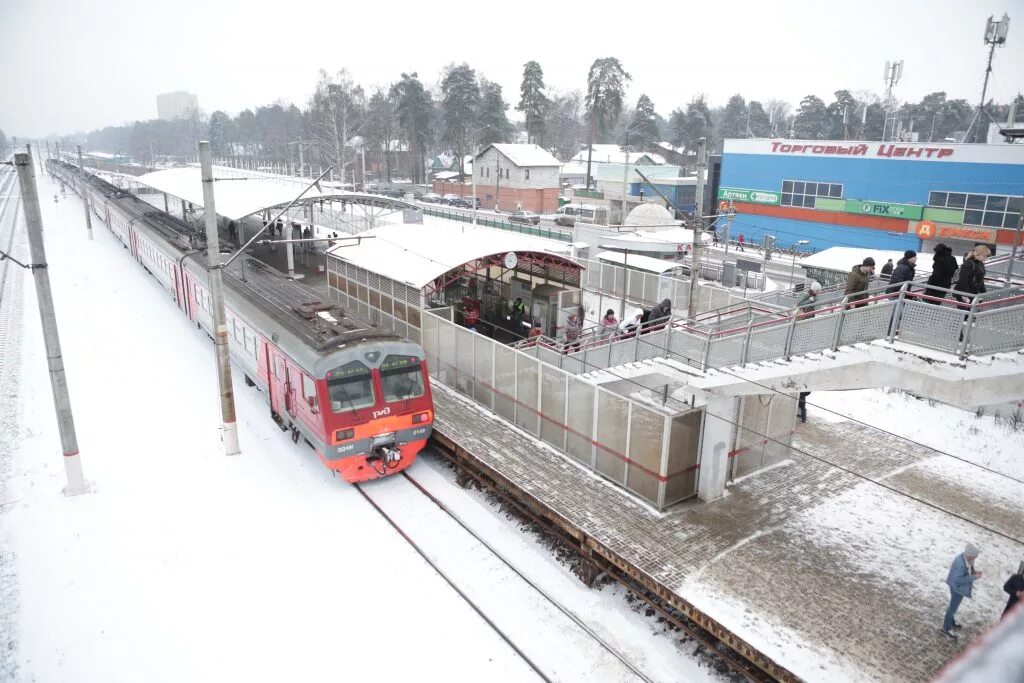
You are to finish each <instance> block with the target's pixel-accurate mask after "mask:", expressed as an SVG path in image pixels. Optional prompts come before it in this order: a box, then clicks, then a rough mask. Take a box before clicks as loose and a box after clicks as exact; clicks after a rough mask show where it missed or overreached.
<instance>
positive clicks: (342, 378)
mask: <svg viewBox="0 0 1024 683" xmlns="http://www.w3.org/2000/svg"><path fill="white" fill-rule="evenodd" d="M327 392H328V393H329V394H330V397H331V411H332V412H335V413H344V412H347V411H355V410H359V409H360V408H369V407H370V406H372V405H373V404H374V403H376V398H375V397H374V395H373V379H372V377H371V376H370V368H368V367H366V366H365V365H363V364H362V363H360V362H359V361H357V360H354V361H351V362H349V363H345V364H344V365H342V366H340V367H337V368H334V369H333V370H330V371H328V373H327Z"/></svg>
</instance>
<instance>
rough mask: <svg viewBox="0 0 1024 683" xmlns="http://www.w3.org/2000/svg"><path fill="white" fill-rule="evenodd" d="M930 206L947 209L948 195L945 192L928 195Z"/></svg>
mask: <svg viewBox="0 0 1024 683" xmlns="http://www.w3.org/2000/svg"><path fill="white" fill-rule="evenodd" d="M928 206H938V207H941V208H945V206H946V193H945V192H932V193H931V194H929V195H928Z"/></svg>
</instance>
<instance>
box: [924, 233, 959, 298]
mask: <svg viewBox="0 0 1024 683" xmlns="http://www.w3.org/2000/svg"><path fill="white" fill-rule="evenodd" d="M934 251H935V255H934V256H933V257H932V274H931V275H929V276H928V284H930V285H932V286H934V287H942V288H943V289H949V288H950V287H952V285H953V273H955V272H956V269H957V262H956V256H953V250H952V249H951V248H949V247H947V246H946V245H945V244H942V243H939V244H936V245H935V249H934ZM924 294H925V296H929V297H932V298H933V299H945V298H946V292H943V291H941V290H938V289H931V288H929V289H926V290H924ZM927 301H928V302H929V303H933V304H937V303H941V302H939V301H934V300H932V299H927Z"/></svg>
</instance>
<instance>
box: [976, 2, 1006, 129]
mask: <svg viewBox="0 0 1024 683" xmlns="http://www.w3.org/2000/svg"><path fill="white" fill-rule="evenodd" d="M1009 30H1010V17H1008V16H1007V15H1006V14H1005V13H1004V14H1003V18H1002V20H1001V21H992V16H991V15H990V16H989V18H988V21H987V22H986V23H985V44H986V45H989V46H991V47H989V50H988V65H987V66H986V67H985V82H984V83H983V84H982V86H981V102H980V103H979V104H978V113H977V114H976V115H975V117H974V118H975V120H977V122H978V132H977V133H975V134H974V141H975V142H984V141H985V138H987V137H988V136H987V135H984V134H983V131H984V130H985V129H987V128H988V126H987V125H985V122H984V121H982V120H981V113H982V112H983V111H985V93H986V91H988V77H989V76H990V75H991V74H992V57H994V56H995V53H996V48H997V47H1003V46H1004V45H1006V34H1007V32H1009ZM971 123H972V125H973V121H972V122H971Z"/></svg>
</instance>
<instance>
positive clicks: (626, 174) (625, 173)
mask: <svg viewBox="0 0 1024 683" xmlns="http://www.w3.org/2000/svg"><path fill="white" fill-rule="evenodd" d="M628 187H629V130H626V163H625V165H623V167H622V217H621V218H620V219H619V225H625V224H626V194H627V193H628V190H627V189H626V188H628Z"/></svg>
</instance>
